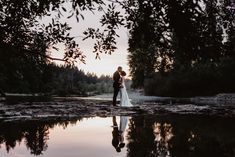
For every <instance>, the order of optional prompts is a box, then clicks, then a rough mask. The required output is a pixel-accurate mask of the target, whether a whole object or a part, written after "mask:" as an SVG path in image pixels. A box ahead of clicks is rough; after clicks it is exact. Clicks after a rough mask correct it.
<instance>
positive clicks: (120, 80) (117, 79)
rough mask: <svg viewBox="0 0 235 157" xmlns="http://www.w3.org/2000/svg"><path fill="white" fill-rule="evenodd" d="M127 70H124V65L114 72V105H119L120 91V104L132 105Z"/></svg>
mask: <svg viewBox="0 0 235 157" xmlns="http://www.w3.org/2000/svg"><path fill="white" fill-rule="evenodd" d="M125 76H126V72H125V71H123V70H122V67H120V66H119V67H118V69H117V71H116V72H115V73H114V74H113V81H114V82H113V88H114V93H113V106H116V105H117V96H118V93H119V92H120V106H124V107H130V106H132V104H131V102H130V99H129V96H128V93H127V91H126V86H125V82H124V81H125Z"/></svg>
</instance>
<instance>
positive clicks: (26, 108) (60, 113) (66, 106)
mask: <svg viewBox="0 0 235 157" xmlns="http://www.w3.org/2000/svg"><path fill="white" fill-rule="evenodd" d="M143 114H149V115H166V114H182V115H185V114H196V115H212V116H213V115H216V116H226V117H235V106H234V105H231V106H228V105H226V106H221V105H194V104H162V103H153V102H151V103H149V104H148V103H144V104H139V105H136V106H133V107H119V106H111V105H110V103H105V102H103V103H102V102H100V103H96V102H92V101H91V102H89V101H74V102H33V103H21V104H17V105H5V104H1V103H0V121H15V120H48V119H60V118H62V119H69V118H81V117H96V116H99V117H109V116H120V115H128V116H133V115H143Z"/></svg>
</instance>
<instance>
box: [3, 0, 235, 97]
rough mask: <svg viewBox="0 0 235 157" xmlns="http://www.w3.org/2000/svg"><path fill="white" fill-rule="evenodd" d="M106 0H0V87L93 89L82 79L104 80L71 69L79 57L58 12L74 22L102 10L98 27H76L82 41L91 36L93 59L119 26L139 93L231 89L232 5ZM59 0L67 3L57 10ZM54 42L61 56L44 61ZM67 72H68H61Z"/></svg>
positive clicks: (111, 44) (234, 57)
mask: <svg viewBox="0 0 235 157" xmlns="http://www.w3.org/2000/svg"><path fill="white" fill-rule="evenodd" d="M107 2H109V3H106V1H103V0H49V1H40V0H28V1H17V0H13V1H10V0H0V14H1V16H0V69H1V70H0V90H1V91H2V92H52V93H53V92H55V91H53V90H54V89H57V90H58V91H56V92H60V90H61V89H62V90H64V89H66V91H62V92H65V93H66V92H68V91H69V92H71V93H73V92H74V93H83V90H84V89H83V88H93V87H89V86H87V84H90V83H92V84H94V83H98V82H99V83H100V82H102V81H101V80H103V79H108V78H105V77H103V78H99V79H98V78H96V77H95V76H85V75H84V73H82V72H81V71H79V70H77V69H76V68H75V67H73V64H74V62H76V61H77V60H79V61H82V62H85V60H86V58H85V56H84V54H83V53H82V51H81V50H80V48H79V43H77V41H76V40H75V39H74V37H72V36H71V35H70V30H71V27H70V26H69V24H68V23H66V22H63V21H61V20H60V18H61V17H62V16H64V14H65V12H66V13H69V14H70V15H69V16H68V17H67V18H76V19H77V22H82V19H83V18H86V17H85V16H84V15H83V11H91V12H93V11H94V10H96V11H100V12H102V13H103V16H102V17H101V19H100V23H101V25H102V28H88V29H87V30H84V33H83V35H84V36H85V37H84V40H87V39H93V40H94V41H95V44H94V53H95V54H96V57H99V54H100V53H107V54H112V53H115V50H116V49H117V47H116V39H117V38H118V37H119V35H118V34H117V33H116V31H117V30H118V29H119V28H120V27H125V28H126V29H127V30H128V35H129V39H128V46H129V48H128V52H129V56H128V62H129V67H130V73H131V74H130V75H131V77H132V81H133V84H132V87H133V88H143V89H144V91H145V94H147V95H159V96H194V95H213V94H217V93H224V92H226V93H231V92H234V91H235V84H234V80H235V3H234V2H233V1H232V0H220V1H217V0H210V1H208V0H174V1H173V0H157V1H155V0H123V1H119V0H114V1H111V2H110V1H107ZM65 3H66V4H68V5H70V7H69V8H65V7H64V4H65ZM117 6H118V7H119V6H121V8H122V9H123V10H124V11H125V13H123V12H121V11H120V10H119V9H117V8H118V7H117ZM51 13H54V14H55V17H54V18H52V20H51V22H50V23H49V24H48V25H45V24H41V23H40V22H39V19H40V18H42V17H45V16H51ZM58 43H63V44H64V45H65V50H64V57H63V58H52V57H51V56H50V50H51V49H58V48H57V47H56V45H57V44H58ZM53 60H60V61H64V62H65V63H66V64H67V65H69V66H67V67H66V66H64V67H57V66H55V65H53V64H52V61H53ZM68 67H71V68H68ZM71 71H73V72H71ZM70 72H71V73H76V76H75V77H73V78H71V77H68V76H69V74H66V76H65V75H64V76H63V73H70ZM59 75H60V76H59ZM58 76H59V77H58ZM60 77H61V78H63V77H64V78H63V79H58V78H60ZM52 79H54V80H53V81H51V80H52ZM69 79H73V80H76V81H75V82H73V81H72V82H73V83H71V84H70V83H68V82H66V80H69ZM84 80H85V81H84ZM91 80H95V81H94V82H92V81H91ZM97 80H99V81H97ZM81 82H86V83H81ZM63 84H66V85H63ZM101 84H102V83H101ZM82 86H86V87H82ZM105 86H106V85H105ZM75 87H76V88H75ZM96 87H97V88H98V86H96ZM102 88H103V87H102ZM71 89H72V90H71ZM86 90H87V89H86ZM88 91H90V90H88ZM91 91H92V90H91ZM100 91H102V90H100ZM108 91H109V90H108Z"/></svg>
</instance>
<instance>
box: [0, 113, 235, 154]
mask: <svg viewBox="0 0 235 157" xmlns="http://www.w3.org/2000/svg"><path fill="white" fill-rule="evenodd" d="M120 119H122V120H123V121H122V123H121V124H124V125H121V127H120ZM127 119H129V121H128V127H127V130H125V132H124V136H122V135H123V134H122V131H121V130H122V128H125V124H126V121H125V120H127ZM234 120H235V117H227V118H226V117H214V116H198V115H195V116H193V115H185V116H179V115H166V116H153V115H152V116H151V115H143V116H133V117H131V118H128V117H125V116H123V117H122V118H120V117H119V116H117V117H116V118H115V117H108V118H89V119H86V118H82V119H71V120H70V121H67V120H54V121H53V120H52V121H38V122H0V157H2V156H3V157H33V156H34V155H33V154H35V155H36V154H41V153H43V155H40V156H41V157H126V156H128V157H188V156H189V154H191V156H200V157H208V156H213V157H232V156H235V147H234V146H235V136H234V132H235V126H234V125H232V124H234ZM113 125H115V126H116V127H112V126H113ZM117 125H118V126H117ZM123 137H125V138H124V143H125V147H124V148H123V147H122V145H123V143H122V140H123ZM19 141H21V142H19ZM5 144H7V146H8V148H9V149H10V151H9V153H7V151H6V147H5ZM15 144H16V145H15ZM114 147H115V148H114ZM119 148H121V152H120V153H117V152H116V150H117V151H119V150H120V149H119ZM30 153H32V154H30Z"/></svg>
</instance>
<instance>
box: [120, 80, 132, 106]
mask: <svg viewBox="0 0 235 157" xmlns="http://www.w3.org/2000/svg"><path fill="white" fill-rule="evenodd" d="M121 85H122V88H121V89H120V106H123V107H131V106H133V105H132V104H131V102H130V99H129V96H128V93H127V91H126V86H125V82H124V77H122V84H121Z"/></svg>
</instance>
